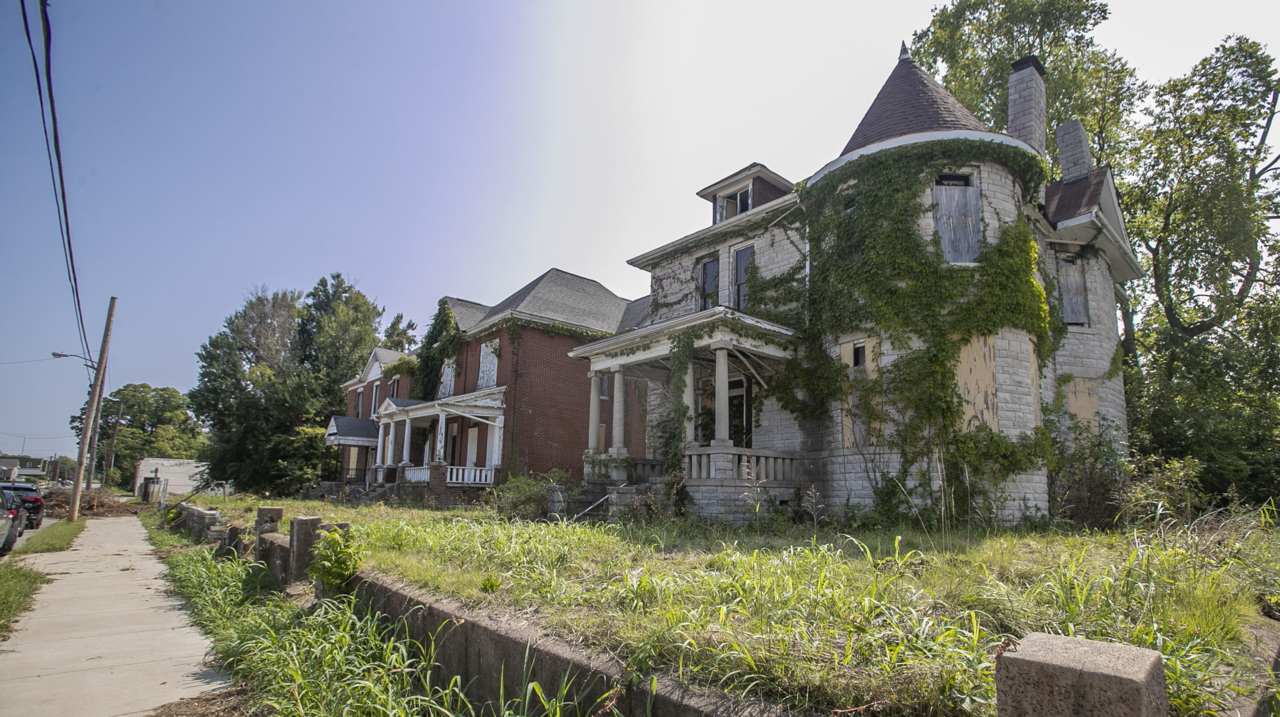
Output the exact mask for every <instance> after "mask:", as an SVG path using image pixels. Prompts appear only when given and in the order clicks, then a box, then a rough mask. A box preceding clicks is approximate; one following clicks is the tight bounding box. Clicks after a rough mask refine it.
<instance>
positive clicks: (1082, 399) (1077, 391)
mask: <svg viewBox="0 0 1280 717" xmlns="http://www.w3.org/2000/svg"><path fill="white" fill-rule="evenodd" d="M1066 395H1067V410H1068V411H1071V412H1072V413H1073V414H1075V415H1076V416H1077V417H1079V418H1082V419H1084V420H1086V421H1097V420H1098V380H1097V379H1095V378H1081V377H1079V376H1077V377H1075V378H1072V379H1071V381H1070V382H1069V383H1068V384H1067V386H1066Z"/></svg>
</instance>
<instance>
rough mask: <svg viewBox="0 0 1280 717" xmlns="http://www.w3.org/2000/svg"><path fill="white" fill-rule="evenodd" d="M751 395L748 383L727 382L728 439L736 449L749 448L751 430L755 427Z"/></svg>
mask: <svg viewBox="0 0 1280 717" xmlns="http://www.w3.org/2000/svg"><path fill="white" fill-rule="evenodd" d="M751 393H752V392H751V382H750V381H747V380H745V379H735V380H732V381H730V382H729V438H730V440H732V441H733V445H734V446H735V447H737V448H751V429H752V427H753V426H754V425H755V415H754V413H753V412H752V406H751V404H752V400H751V398H752V397H751Z"/></svg>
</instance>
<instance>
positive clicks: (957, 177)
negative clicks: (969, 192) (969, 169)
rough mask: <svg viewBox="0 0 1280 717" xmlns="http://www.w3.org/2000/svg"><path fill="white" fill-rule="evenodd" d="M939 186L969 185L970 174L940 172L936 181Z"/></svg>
mask: <svg viewBox="0 0 1280 717" xmlns="http://www.w3.org/2000/svg"><path fill="white" fill-rule="evenodd" d="M934 184H935V185H936V186H939V187H968V186H971V185H970V184H969V175H967V174H939V175H938V179H937V181H935V182H934Z"/></svg>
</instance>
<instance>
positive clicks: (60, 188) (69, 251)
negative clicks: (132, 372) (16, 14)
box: [18, 0, 93, 360]
mask: <svg viewBox="0 0 1280 717" xmlns="http://www.w3.org/2000/svg"><path fill="white" fill-rule="evenodd" d="M39 3H40V24H41V29H42V30H43V35H44V88H43V89H42V88H41V83H40V64H39V61H38V60H37V59H36V50H35V43H34V42H33V41H32V39H31V24H30V22H29V21H28V19H27V3H26V0H18V4H19V5H20V6H21V7H22V29H23V30H24V31H25V32H26V36H27V49H28V50H29V51H30V53H31V69H32V71H33V72H34V73H35V80H36V94H37V96H38V97H39V99H40V124H41V127H42V128H43V129H44V142H45V154H46V156H47V157H48V160H49V179H50V181H51V182H52V184H53V199H54V204H55V206H56V208H57V210H58V231H59V234H60V235H61V238H62V255H63V261H64V263H65V264H66V270H67V282H68V283H69V284H70V285H71V299H72V305H73V308H74V309H75V317H76V326H77V328H78V329H79V331H78V333H79V339H80V348H81V350H82V351H83V353H84V355H85V356H88V357H89V358H90V360H92V358H93V353H92V349H91V347H90V344H89V334H88V331H86V329H85V325H84V309H83V305H82V303H81V301H80V281H79V277H78V276H77V274H76V260H75V250H74V248H73V247H72V244H71V216H70V213H69V212H68V211H67V188H66V176H65V173H64V171H63V168H62V142H61V138H60V136H59V133H58V110H57V105H56V103H55V101H54V97H53V78H52V75H51V59H52V46H53V43H52V30H51V28H50V26H49V11H48V2H47V0H39ZM46 90H47V92H48V95H49V110H48V117H46V114H45V94H46ZM50 125H52V126H53V137H52V141H50V136H49V127H50ZM55 162H56V170H55Z"/></svg>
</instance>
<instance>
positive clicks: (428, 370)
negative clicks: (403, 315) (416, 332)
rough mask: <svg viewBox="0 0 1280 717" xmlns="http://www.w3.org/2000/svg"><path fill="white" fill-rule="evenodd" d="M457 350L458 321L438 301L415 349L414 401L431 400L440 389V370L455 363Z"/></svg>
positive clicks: (459, 345) (442, 301) (459, 343)
mask: <svg viewBox="0 0 1280 717" xmlns="http://www.w3.org/2000/svg"><path fill="white" fill-rule="evenodd" d="M461 350H462V331H460V330H459V329H458V319H457V318H456V317H455V316H454V315H453V309H450V308H449V302H448V300H447V299H440V303H439V304H438V305H437V308H436V315H435V316H433V317H432V318H431V328H430V329H428V330H427V335H426V336H424V337H422V346H420V347H419V348H418V372H417V375H416V376H415V377H414V382H413V386H414V389H413V393H414V394H415V396H414V397H415V398H417V399H419V400H422V401H432V400H435V397H436V391H437V390H438V389H439V388H440V369H441V368H443V367H444V363H445V361H447V360H449V359H457V356H458V352H459V351H461Z"/></svg>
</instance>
